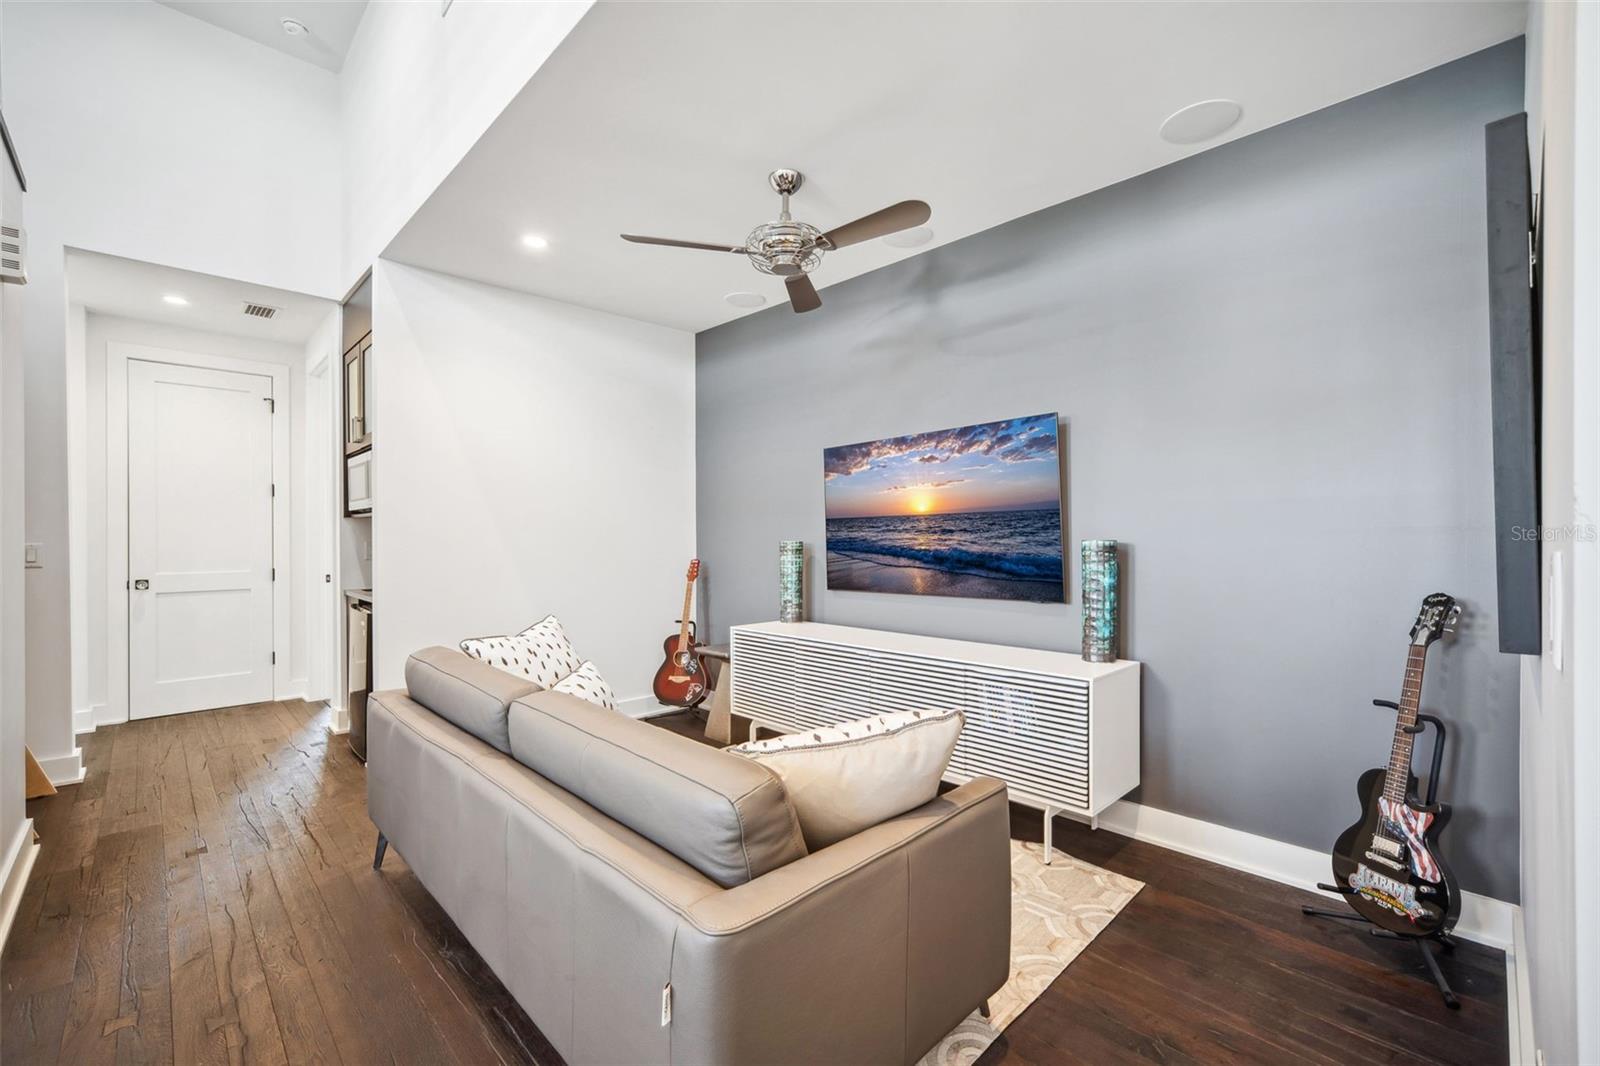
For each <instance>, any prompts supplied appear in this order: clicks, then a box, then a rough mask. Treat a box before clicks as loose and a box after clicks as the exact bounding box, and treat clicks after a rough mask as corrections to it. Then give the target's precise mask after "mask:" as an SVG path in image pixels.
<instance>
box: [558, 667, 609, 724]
mask: <svg viewBox="0 0 1600 1066" xmlns="http://www.w3.org/2000/svg"><path fill="white" fill-rule="evenodd" d="M550 691H551V692H565V693H566V694H567V695H569V696H577V697H578V698H579V699H584V700H588V701H589V702H590V703H592V704H594V705H595V706H596V707H604V708H605V709H606V710H608V711H614V710H616V709H617V694H616V693H615V692H613V691H612V690H611V686H610V685H608V684H606V679H605V678H603V677H601V676H600V670H599V668H598V667H596V666H595V664H594V663H592V662H590V661H589V660H588V659H585V660H584V661H583V665H582V666H580V667H578V668H577V669H576V670H574V671H573V672H572V673H570V674H568V675H567V676H566V677H563V678H562V679H561V680H560V681H557V682H556V683H555V684H553V685H551V686H550Z"/></svg>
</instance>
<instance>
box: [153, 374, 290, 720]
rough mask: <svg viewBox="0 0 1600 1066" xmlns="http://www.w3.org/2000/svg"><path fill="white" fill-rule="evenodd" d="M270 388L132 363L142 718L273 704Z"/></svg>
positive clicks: (258, 381)
mask: <svg viewBox="0 0 1600 1066" xmlns="http://www.w3.org/2000/svg"><path fill="white" fill-rule="evenodd" d="M271 399H272V379H271V378H270V377H266V376H263V375H257V374H243V373H236V372H234V371H228V370H204V369H201V368H199V367H190V366H177V365H173V364H167V363H153V362H144V361H142V360H133V361H130V362H129V363H128V574H129V579H130V580H129V585H130V586H131V588H130V589H129V591H128V697H129V713H130V716H131V717H133V718H149V717H151V716H154V715H162V714H177V713H179V712H183V711H198V710H204V709H206V708H210V707H230V706H235V705H238V704H245V703H259V702H263V701H266V700H270V699H272V674H273V629H272V607H273V605H272V598H273V597H272V592H273V589H272V581H273V573H272V526H273V506H274V498H273V488H272V423H273V419H272V404H271V403H270V402H269V401H270V400H271Z"/></svg>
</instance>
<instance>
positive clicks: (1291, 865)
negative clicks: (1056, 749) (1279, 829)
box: [1069, 800, 1518, 951]
mask: <svg viewBox="0 0 1600 1066" xmlns="http://www.w3.org/2000/svg"><path fill="white" fill-rule="evenodd" d="M1069 817H1071V816H1069ZM1085 820H1086V819H1085ZM1100 828H1101V829H1109V830H1111V831H1112V832H1113V833H1118V834H1120V835H1122V836H1128V837H1133V838H1134V839H1135V840H1143V841H1146V842H1148V843H1151V844H1155V845H1158V846H1160V847H1163V848H1167V849H1169V850H1171V851H1177V852H1182V853H1183V854H1185V855H1193V856H1194V857H1195V858H1197V859H1205V860H1207V861H1208V862H1214V863H1217V864H1219V865H1222V866H1227V867H1231V868H1232V869H1235V870H1243V871H1244V872H1245V873H1251V874H1255V875H1257V876H1259V877H1265V878H1267V879H1269V880H1272V881H1279V882H1282V883H1283V884H1286V885H1293V886H1295V887H1296V888H1304V889H1309V890H1311V891H1313V892H1315V891H1317V882H1318V881H1326V880H1328V879H1329V878H1330V877H1332V876H1333V871H1332V870H1331V869H1330V868H1329V860H1328V855H1327V853H1326V852H1322V851H1316V850H1314V849H1312V848H1303V847H1301V846H1300V845H1298V844H1287V843H1284V842H1283V841H1281V840H1273V839H1272V838H1270V837H1264V836H1256V835H1255V834H1253V833H1246V832H1243V831H1241V830H1238V829H1229V828H1228V827H1227V826H1223V825H1217V824H1215V823H1213V822H1203V821H1201V820H1200V819H1198V818H1190V817H1188V816H1186V815H1182V814H1174V813H1172V812H1171V811H1163V810H1159V809H1157V808H1155V807H1145V806H1142V805H1140V804H1137V803H1130V802H1128V801H1127V800H1118V801H1117V802H1116V803H1113V804H1112V805H1111V806H1110V807H1107V808H1106V810H1105V812H1104V813H1103V814H1101V815H1100ZM1327 895H1328V898H1329V899H1337V898H1338V897H1336V896H1333V895H1332V894H1327ZM1517 913H1518V908H1517V905H1516V904H1514V903H1506V902H1505V901H1503V900H1498V899H1492V898H1490V897H1489V896H1480V895H1478V894H1477V893H1475V892H1463V893H1462V894H1461V918H1460V920H1459V921H1458V922H1457V923H1456V929H1455V934H1456V936H1458V937H1460V938H1462V939H1463V940H1471V941H1475V942H1476V943H1479V944H1486V945H1488V946H1489V947H1494V948H1500V949H1501V950H1503V951H1504V950H1509V949H1510V948H1511V946H1512V926H1513V923H1514V921H1515V919H1516V915H1517Z"/></svg>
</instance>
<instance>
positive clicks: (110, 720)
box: [90, 703, 128, 726]
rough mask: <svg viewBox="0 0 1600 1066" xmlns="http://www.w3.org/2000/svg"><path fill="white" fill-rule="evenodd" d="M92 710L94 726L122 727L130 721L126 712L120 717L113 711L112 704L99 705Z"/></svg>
mask: <svg viewBox="0 0 1600 1066" xmlns="http://www.w3.org/2000/svg"><path fill="white" fill-rule="evenodd" d="M90 710H91V711H93V712H94V724H95V725H97V726H102V725H121V724H122V723H124V722H126V721H127V720H128V716H127V713H126V712H124V713H122V714H120V715H119V714H118V713H117V712H115V711H113V710H112V709H111V705H110V704H106V703H97V704H95V705H94V706H93V707H91V708H90Z"/></svg>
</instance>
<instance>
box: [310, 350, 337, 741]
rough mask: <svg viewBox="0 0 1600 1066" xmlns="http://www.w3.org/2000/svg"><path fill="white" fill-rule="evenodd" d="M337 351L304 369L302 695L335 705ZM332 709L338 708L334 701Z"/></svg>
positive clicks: (324, 355)
mask: <svg viewBox="0 0 1600 1066" xmlns="http://www.w3.org/2000/svg"><path fill="white" fill-rule="evenodd" d="M336 355H337V353H334V352H324V353H323V355H322V357H321V358H319V359H314V360H313V361H312V362H311V363H310V364H309V365H308V367H307V369H306V372H305V397H306V419H305V433H306V457H305V470H306V485H305V500H306V523H305V524H306V573H305V575H304V579H303V582H302V583H303V584H304V586H305V590H306V651H307V657H308V660H309V661H308V663H307V669H306V693H305V698H306V700H308V701H310V702H313V703H317V702H321V703H326V704H327V705H328V706H330V707H335V705H336V704H337V703H339V702H340V701H339V700H338V694H339V660H340V654H339V634H340V632H341V630H340V615H339V611H340V609H341V608H342V607H343V605H344V603H343V601H344V595H343V593H342V592H341V590H340V586H339V551H338V545H339V527H338V521H339V519H338V513H339V502H338V501H339V480H338V478H337V477H336V471H335V465H336V464H338V463H339V461H340V457H339V456H338V455H336V454H335V452H336V448H335V443H336V440H337V437H336V430H337V429H338V428H339V427H338V422H337V419H336V417H335V412H334V408H335V407H336V406H337V401H338V394H339V390H338V388H337V385H338V379H337V378H336V377H335V376H334V364H335V363H336V361H337V359H336ZM324 574H326V575H328V576H327V579H326V580H325V579H324V578H323V575H324ZM335 709H337V708H336V707H335Z"/></svg>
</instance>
